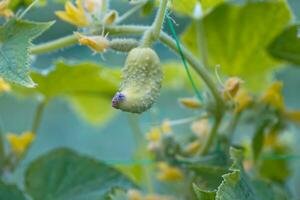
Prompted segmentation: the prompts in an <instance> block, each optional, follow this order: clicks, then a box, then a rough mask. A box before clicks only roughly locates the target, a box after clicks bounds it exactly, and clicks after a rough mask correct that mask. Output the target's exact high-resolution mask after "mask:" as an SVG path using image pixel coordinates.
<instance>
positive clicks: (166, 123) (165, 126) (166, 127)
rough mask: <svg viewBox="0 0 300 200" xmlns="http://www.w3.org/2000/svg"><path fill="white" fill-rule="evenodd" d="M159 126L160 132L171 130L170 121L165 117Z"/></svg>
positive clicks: (166, 132) (169, 131)
mask: <svg viewBox="0 0 300 200" xmlns="http://www.w3.org/2000/svg"><path fill="white" fill-rule="evenodd" d="M160 128H161V131H162V133H165V134H168V133H171V132H172V128H171V124H170V121H169V120H167V119H165V120H164V121H163V123H162V124H161V127H160Z"/></svg>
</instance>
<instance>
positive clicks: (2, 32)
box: [0, 19, 53, 87]
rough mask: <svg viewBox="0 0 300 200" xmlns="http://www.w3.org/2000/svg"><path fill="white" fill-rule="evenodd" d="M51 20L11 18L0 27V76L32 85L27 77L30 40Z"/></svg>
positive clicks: (28, 85)
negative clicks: (31, 20)
mask: <svg viewBox="0 0 300 200" xmlns="http://www.w3.org/2000/svg"><path fill="white" fill-rule="evenodd" d="M52 24H53V22H47V23H36V22H29V21H22V20H19V19H12V20H10V21H8V22H7V23H6V24H5V25H3V26H1V27H0V76H1V77H2V78H4V79H6V80H7V81H11V82H14V83H18V84H21V85H23V86H26V87H33V86H34V82H33V81H32V80H31V78H30V77H29V75H28V73H29V67H30V63H31V61H30V58H29V52H28V49H29V48H30V46H31V41H32V39H34V38H35V37H37V36H38V35H40V34H41V33H42V32H43V31H45V30H46V29H47V28H49V27H50V26H51V25H52Z"/></svg>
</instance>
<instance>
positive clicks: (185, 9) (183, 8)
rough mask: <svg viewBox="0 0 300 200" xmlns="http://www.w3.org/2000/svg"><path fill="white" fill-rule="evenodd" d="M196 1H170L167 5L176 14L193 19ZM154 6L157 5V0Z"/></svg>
mask: <svg viewBox="0 0 300 200" xmlns="http://www.w3.org/2000/svg"><path fill="white" fill-rule="evenodd" d="M197 1H198V0H172V2H171V3H170V4H169V5H171V6H170V8H171V9H172V10H174V11H175V12H176V13H178V14H182V15H186V16H190V17H193V16H194V10H195V6H196V4H197ZM156 4H157V5H159V0H156Z"/></svg>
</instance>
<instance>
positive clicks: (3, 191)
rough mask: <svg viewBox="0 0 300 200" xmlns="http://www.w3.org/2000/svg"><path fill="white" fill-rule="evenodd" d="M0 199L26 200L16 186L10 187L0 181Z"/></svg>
mask: <svg viewBox="0 0 300 200" xmlns="http://www.w3.org/2000/svg"><path fill="white" fill-rule="evenodd" d="M0 199H1V200H2V199H3V200H26V199H25V197H24V195H23V193H22V192H21V191H20V190H19V189H18V188H17V187H16V186H14V185H8V184H5V183H3V182H2V181H0Z"/></svg>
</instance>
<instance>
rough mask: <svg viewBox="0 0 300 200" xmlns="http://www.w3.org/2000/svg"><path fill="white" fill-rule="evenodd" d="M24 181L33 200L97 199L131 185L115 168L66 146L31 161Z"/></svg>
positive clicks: (99, 199) (132, 185)
mask: <svg viewBox="0 0 300 200" xmlns="http://www.w3.org/2000/svg"><path fill="white" fill-rule="evenodd" d="M25 180H26V190H27V192H28V193H29V194H30V195H31V196H32V197H33V198H34V199H35V200H40V199H43V200H54V199H55V200H87V199H88V200H101V199H103V196H104V195H106V194H107V193H108V192H110V191H111V190H112V189H113V188H124V189H129V188H132V187H135V186H134V184H133V183H132V182H131V181H130V180H129V179H128V178H126V177H125V176H124V175H122V174H121V173H120V172H118V171H117V170H115V169H113V168H111V167H109V166H107V165H106V164H104V163H102V162H100V161H97V160H93V159H91V158H88V157H85V156H81V155H78V154H76V153H75V152H73V151H71V150H68V149H57V150H54V151H51V152H50V153H47V154H46V155H43V156H41V157H40V158H38V159H37V160H35V161H33V162H32V163H31V164H30V166H29V168H28V169H27V171H26V179H25Z"/></svg>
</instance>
